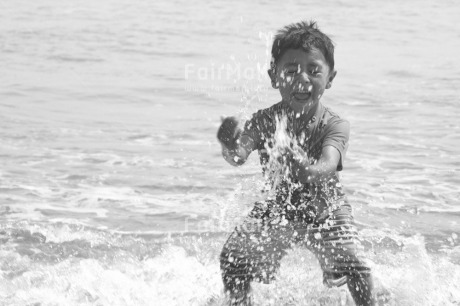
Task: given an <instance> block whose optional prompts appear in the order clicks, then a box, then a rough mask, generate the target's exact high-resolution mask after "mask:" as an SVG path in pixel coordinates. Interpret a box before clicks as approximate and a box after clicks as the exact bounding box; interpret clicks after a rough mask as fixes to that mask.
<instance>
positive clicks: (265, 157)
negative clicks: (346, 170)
mask: <svg viewBox="0 0 460 306" xmlns="http://www.w3.org/2000/svg"><path fill="white" fill-rule="evenodd" d="M283 117H284V118H286V119H287V121H286V122H287V124H286V126H285V127H286V131H285V132H286V134H287V135H289V137H290V139H295V142H296V143H297V145H299V146H300V147H301V148H302V149H303V150H304V151H305V152H306V153H307V156H308V158H309V162H310V164H314V163H316V162H317V161H318V160H319V158H320V157H321V152H322V149H323V148H324V147H326V146H333V147H334V148H336V149H337V150H338V151H339V152H340V161H339V163H338V165H337V171H341V170H342V169H343V161H344V158H345V154H346V151H347V147H348V139H349V133H350V125H349V123H348V121H346V120H344V119H342V118H340V117H339V116H338V115H337V114H335V113H334V112H332V111H331V110H330V109H329V108H327V107H324V106H323V105H322V104H321V103H318V105H317V109H316V112H315V115H314V116H313V117H312V118H311V119H310V120H308V121H305V120H304V119H303V118H302V117H301V118H295V115H294V112H293V111H292V110H291V109H290V108H289V107H288V106H287V105H286V104H285V103H283V102H279V103H277V104H275V105H273V106H271V107H269V108H266V109H263V110H259V111H257V112H256V113H254V114H253V115H252V118H251V119H250V120H248V121H247V122H246V124H245V127H244V131H243V134H245V135H247V136H249V137H250V138H251V139H252V140H253V141H254V143H255V144H256V149H257V150H258V152H259V156H260V162H261V165H262V167H263V171H264V173H265V174H267V171H269V170H270V169H268V165H269V164H270V163H269V161H270V155H269V154H268V152H270V150H271V149H272V148H273V147H274V146H275V145H276V144H275V142H276V140H275V132H276V128H277V122H278V126H279V122H280V120H281V119H282V118H283ZM268 179H269V180H273V179H274V178H272V177H268ZM276 197H277V200H278V201H282V202H286V203H289V204H293V205H295V206H298V205H299V204H302V203H308V202H315V203H316V205H319V206H320V207H323V208H325V207H331V206H340V205H341V204H343V203H344V202H345V194H344V193H343V190H342V185H341V183H340V180H339V177H338V174H337V172H336V174H335V175H333V177H332V178H331V179H330V180H328V181H327V182H322V183H318V184H302V183H300V182H298V181H297V180H295V179H293V178H290V179H284V180H283V181H282V183H280V184H278V185H277V187H276Z"/></svg>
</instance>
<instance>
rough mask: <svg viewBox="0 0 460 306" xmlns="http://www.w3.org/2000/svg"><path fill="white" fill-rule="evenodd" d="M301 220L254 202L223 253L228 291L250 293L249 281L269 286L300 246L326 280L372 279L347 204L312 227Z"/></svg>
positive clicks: (270, 204) (271, 204) (270, 203)
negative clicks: (292, 250) (283, 261)
mask: <svg viewBox="0 0 460 306" xmlns="http://www.w3.org/2000/svg"><path fill="white" fill-rule="evenodd" d="M298 215H299V214H293V213H290V212H289V211H286V209H285V208H280V205H278V204H277V203H276V202H274V201H265V202H257V203H256V205H255V207H254V208H253V210H252V211H251V212H250V213H249V215H248V217H247V218H246V219H245V220H244V222H243V224H242V225H241V226H239V227H237V228H236V229H235V230H234V231H233V233H232V234H231V235H230V237H229V238H228V240H227V242H226V243H225V245H224V247H223V249H222V252H221V254H220V268H221V271H222V277H223V281H224V287H225V290H226V291H228V290H231V291H236V290H247V289H248V288H249V283H250V282H251V281H259V282H264V283H269V282H270V281H271V280H273V279H274V275H275V273H276V271H277V270H278V268H279V265H280V261H281V259H282V258H283V256H284V255H285V254H286V253H287V251H288V250H289V249H290V248H291V247H292V246H293V245H296V244H300V245H304V246H306V247H307V248H308V249H309V250H310V251H311V252H313V253H314V254H315V256H316V258H317V259H318V261H319V263H320V266H321V269H322V270H323V276H324V280H326V279H338V278H340V277H343V276H345V275H347V276H358V277H359V276H367V275H369V274H370V268H369V266H368V265H367V264H366V262H365V261H364V260H363V259H362V258H361V257H360V256H358V253H359V249H360V244H359V241H358V234H357V231H356V228H355V225H354V220H353V216H352V210H351V206H350V205H349V204H343V205H342V206H340V207H339V208H337V209H336V210H334V211H332V212H330V213H329V215H328V216H327V217H326V218H325V219H323V220H320V222H316V223H313V224H312V223H310V224H307V223H306V222H305V220H304V219H302V218H301V217H298Z"/></svg>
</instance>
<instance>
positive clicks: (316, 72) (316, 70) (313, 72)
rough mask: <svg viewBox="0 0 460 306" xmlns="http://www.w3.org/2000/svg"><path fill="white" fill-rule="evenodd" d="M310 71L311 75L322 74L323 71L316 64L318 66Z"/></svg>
mask: <svg viewBox="0 0 460 306" xmlns="http://www.w3.org/2000/svg"><path fill="white" fill-rule="evenodd" d="M309 73H310V75H313V76H317V75H319V74H321V71H320V70H319V68H318V67H317V66H316V67H313V68H312V69H310V71H309Z"/></svg>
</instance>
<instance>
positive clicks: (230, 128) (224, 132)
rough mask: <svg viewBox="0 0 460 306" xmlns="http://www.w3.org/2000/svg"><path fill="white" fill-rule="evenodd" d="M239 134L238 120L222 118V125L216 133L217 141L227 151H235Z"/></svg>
mask: <svg viewBox="0 0 460 306" xmlns="http://www.w3.org/2000/svg"><path fill="white" fill-rule="evenodd" d="M240 134H241V130H240V128H238V120H237V119H236V118H235V117H226V118H222V124H221V125H220V127H219V130H218V131H217V139H218V140H219V141H220V143H221V144H222V145H223V146H225V147H226V148H227V149H228V150H235V149H236V147H237V145H238V144H237V140H238V138H239V136H240Z"/></svg>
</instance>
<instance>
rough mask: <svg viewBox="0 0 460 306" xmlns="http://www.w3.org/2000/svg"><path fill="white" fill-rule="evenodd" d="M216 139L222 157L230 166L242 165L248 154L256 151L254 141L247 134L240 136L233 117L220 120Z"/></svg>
mask: <svg viewBox="0 0 460 306" xmlns="http://www.w3.org/2000/svg"><path fill="white" fill-rule="evenodd" d="M217 139H219V141H220V144H221V146H222V156H223V157H224V159H225V160H226V161H227V162H228V163H229V164H230V165H232V166H240V165H242V164H244V163H245V162H246V160H247V158H248V157H249V154H251V152H252V151H254V150H255V149H256V144H255V142H254V140H253V139H252V138H251V137H249V136H248V135H247V134H243V135H242V134H241V129H240V128H238V121H237V120H236V118H235V117H227V118H225V119H223V120H222V124H221V126H220V128H219V131H218V132H217Z"/></svg>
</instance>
